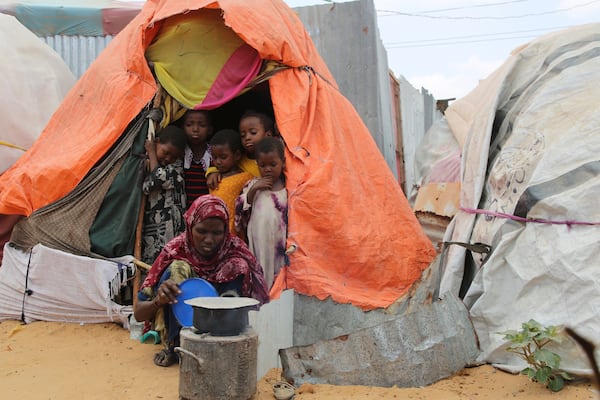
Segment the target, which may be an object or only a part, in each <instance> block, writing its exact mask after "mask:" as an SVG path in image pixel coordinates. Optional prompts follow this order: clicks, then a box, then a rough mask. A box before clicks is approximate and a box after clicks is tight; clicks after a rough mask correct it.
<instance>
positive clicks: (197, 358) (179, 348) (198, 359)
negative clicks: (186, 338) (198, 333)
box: [173, 347, 204, 372]
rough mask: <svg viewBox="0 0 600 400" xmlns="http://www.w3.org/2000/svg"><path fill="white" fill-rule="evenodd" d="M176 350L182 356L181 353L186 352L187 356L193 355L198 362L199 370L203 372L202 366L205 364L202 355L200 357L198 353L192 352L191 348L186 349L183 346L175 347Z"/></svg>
mask: <svg viewBox="0 0 600 400" xmlns="http://www.w3.org/2000/svg"><path fill="white" fill-rule="evenodd" d="M173 350H174V351H175V353H178V354H179V355H180V357H181V355H183V354H185V355H187V356H190V357H192V358H193V359H194V360H196V362H197V363H198V371H199V372H202V367H203V366H204V360H203V359H201V358H200V357H198V356H197V355H195V354H194V353H192V352H191V351H189V350H186V349H184V348H182V347H175V348H174V349H173Z"/></svg>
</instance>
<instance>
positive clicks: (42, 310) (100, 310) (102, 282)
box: [0, 244, 132, 326]
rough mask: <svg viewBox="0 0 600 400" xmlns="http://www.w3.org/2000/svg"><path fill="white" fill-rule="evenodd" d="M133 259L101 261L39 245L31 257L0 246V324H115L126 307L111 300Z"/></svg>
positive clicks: (128, 311) (125, 315)
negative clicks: (15, 322)
mask: <svg viewBox="0 0 600 400" xmlns="http://www.w3.org/2000/svg"><path fill="white" fill-rule="evenodd" d="M131 260H132V257H122V258H119V259H118V260H114V261H109V260H100V259H96V258H90V257H82V256H75V255H73V254H69V253H65V252H62V251H59V250H54V249H51V248H48V247H45V246H43V245H41V244H38V245H36V246H34V247H33V249H32V250H31V252H24V251H21V250H18V249H16V248H14V247H12V246H10V245H9V244H6V245H5V246H4V257H3V259H2V267H0V321H1V320H7V319H11V320H15V319H16V320H20V319H24V321H25V322H27V323H29V322H33V321H37V320H41V321H55V322H75V323H100V322H120V323H122V324H124V325H125V326H127V323H128V317H129V315H130V314H132V307H131V306H123V305H119V304H117V303H115V302H114V301H113V298H114V296H115V295H116V293H118V290H119V288H120V287H121V286H122V285H123V284H124V282H123V281H122V280H123V279H124V278H123V277H125V279H126V276H127V275H129V276H131V275H132V274H127V273H121V272H122V269H123V268H131V266H130V262H131Z"/></svg>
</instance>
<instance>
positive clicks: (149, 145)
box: [144, 140, 158, 171]
mask: <svg viewBox="0 0 600 400" xmlns="http://www.w3.org/2000/svg"><path fill="white" fill-rule="evenodd" d="M144 147H145V148H146V153H147V154H148V160H150V171H154V170H155V169H156V167H158V158H157V157H156V144H155V143H154V142H153V141H152V140H146V142H145V143H144Z"/></svg>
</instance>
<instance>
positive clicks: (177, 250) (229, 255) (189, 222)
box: [140, 194, 269, 303]
mask: <svg viewBox="0 0 600 400" xmlns="http://www.w3.org/2000/svg"><path fill="white" fill-rule="evenodd" d="M214 217H216V218H219V219H221V220H222V221H223V222H224V223H225V239H224V240H223V243H222V244H221V247H220V248H219V250H218V251H217V252H216V253H215V254H214V256H213V257H212V258H210V259H207V258H204V257H203V256H201V255H200V254H199V253H198V252H197V251H196V248H195V247H194V245H193V241H192V228H193V227H194V225H196V224H198V223H199V222H202V221H204V220H205V219H207V218H214ZM185 224H186V231H185V232H184V233H182V234H181V235H179V236H177V237H175V238H173V239H172V240H171V241H170V242H169V243H167V245H166V246H165V247H164V249H163V250H162V251H161V252H160V254H159V255H158V257H157V258H156V260H155V261H154V264H153V265H152V268H151V269H150V271H149V272H148V275H147V276H146V279H145V280H144V282H143V283H142V285H141V287H140V290H141V289H143V288H145V287H153V286H155V285H156V284H157V283H158V281H159V280H160V277H161V275H162V274H163V272H164V271H165V269H167V267H168V266H169V265H170V264H171V262H172V261H173V260H183V261H185V262H187V263H188V264H190V265H191V267H192V268H193V270H194V272H195V273H196V274H197V275H198V276H199V277H200V278H203V279H206V280H207V281H209V282H211V283H223V282H231V281H234V280H235V279H236V278H237V277H238V276H240V275H243V276H244V278H243V282H242V295H243V296H246V297H253V298H255V299H257V300H259V301H260V302H261V303H266V302H267V301H268V300H269V295H268V293H267V285H266V284H265V280H264V277H263V271H262V267H261V266H260V265H259V264H258V261H256V257H254V255H253V254H252V253H251V252H250V249H249V248H248V245H246V243H245V242H244V241H242V240H241V239H240V238H238V237H237V236H235V235H232V234H231V232H229V212H228V211H227V206H226V205H225V203H224V202H223V200H221V199H220V198H218V197H216V196H213V195H210V194H208V195H204V196H200V197H198V198H197V199H196V200H195V201H194V202H193V203H192V205H191V206H190V208H189V209H188V210H187V211H186V213H185Z"/></svg>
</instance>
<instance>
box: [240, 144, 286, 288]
mask: <svg viewBox="0 0 600 400" xmlns="http://www.w3.org/2000/svg"><path fill="white" fill-rule="evenodd" d="M254 153H255V155H256V161H257V164H258V168H259V170H260V176H261V177H260V178H254V179H252V180H251V181H250V182H248V183H247V184H246V186H244V188H243V190H242V194H241V195H240V196H239V197H238V199H237V200H236V217H235V218H236V220H235V223H236V227H237V228H238V231H240V232H243V231H244V230H245V232H246V236H247V238H248V245H249V247H250V251H252V253H253V254H254V255H255V256H256V258H257V259H258V262H259V264H260V265H261V266H262V267H263V271H264V275H265V281H266V283H267V286H268V287H269V288H270V287H271V286H272V285H273V281H274V280H275V277H276V276H277V274H278V273H279V270H280V269H281V267H282V266H284V265H285V263H286V260H285V245H286V238H287V191H286V189H285V176H284V175H283V169H284V168H285V156H284V148H283V142H282V141H281V140H280V139H278V138H273V137H267V138H264V139H263V140H261V141H260V142H258V143H257V144H256V146H255V148H254Z"/></svg>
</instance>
